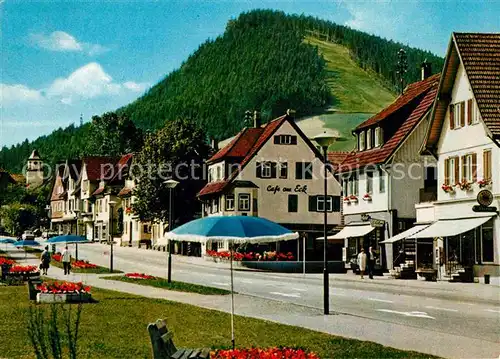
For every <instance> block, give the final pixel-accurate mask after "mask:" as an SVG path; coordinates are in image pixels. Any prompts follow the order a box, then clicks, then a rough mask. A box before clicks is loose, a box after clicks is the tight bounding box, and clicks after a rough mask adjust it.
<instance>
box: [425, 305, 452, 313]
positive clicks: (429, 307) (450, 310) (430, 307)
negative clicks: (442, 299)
mask: <svg viewBox="0 0 500 359" xmlns="http://www.w3.org/2000/svg"><path fill="white" fill-rule="evenodd" d="M426 308H427V309H435V310H444V311H446V312H458V309H448V308H439V307H433V306H430V305H428V306H426Z"/></svg>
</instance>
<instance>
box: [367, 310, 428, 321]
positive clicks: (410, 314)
mask: <svg viewBox="0 0 500 359" xmlns="http://www.w3.org/2000/svg"><path fill="white" fill-rule="evenodd" d="M377 311H378V312H385V313H394V314H400V315H404V316H406V317H416V318H428V319H436V318H434V317H431V316H430V315H428V314H427V313H426V312H399V311H397V310H390V309H377Z"/></svg>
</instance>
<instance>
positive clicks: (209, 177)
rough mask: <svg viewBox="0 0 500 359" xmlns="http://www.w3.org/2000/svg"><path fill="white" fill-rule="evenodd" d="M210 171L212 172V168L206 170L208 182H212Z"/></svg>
mask: <svg viewBox="0 0 500 359" xmlns="http://www.w3.org/2000/svg"><path fill="white" fill-rule="evenodd" d="M212 170H213V168H209V169H208V182H212V181H213V174H212Z"/></svg>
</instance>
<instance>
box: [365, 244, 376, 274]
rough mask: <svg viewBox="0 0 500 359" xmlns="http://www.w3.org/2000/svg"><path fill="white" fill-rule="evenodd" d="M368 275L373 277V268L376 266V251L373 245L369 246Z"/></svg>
mask: <svg viewBox="0 0 500 359" xmlns="http://www.w3.org/2000/svg"><path fill="white" fill-rule="evenodd" d="M367 260H368V277H369V278H370V279H373V270H374V268H375V252H374V251H373V247H370V248H368V255H367Z"/></svg>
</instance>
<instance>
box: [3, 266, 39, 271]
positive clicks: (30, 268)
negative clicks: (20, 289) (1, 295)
mask: <svg viewBox="0 0 500 359" xmlns="http://www.w3.org/2000/svg"><path fill="white" fill-rule="evenodd" d="M9 272H10V273H37V272H38V267H37V266H19V265H17V266H13V267H12V268H10V270H9Z"/></svg>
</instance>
